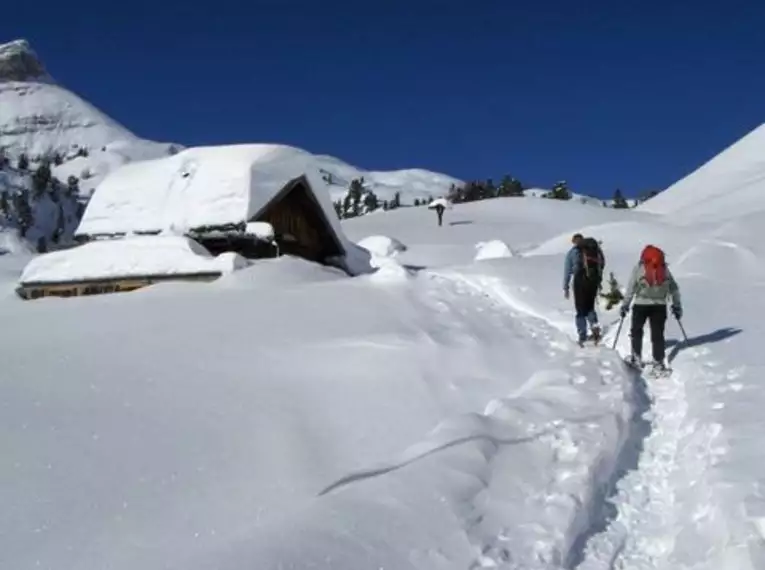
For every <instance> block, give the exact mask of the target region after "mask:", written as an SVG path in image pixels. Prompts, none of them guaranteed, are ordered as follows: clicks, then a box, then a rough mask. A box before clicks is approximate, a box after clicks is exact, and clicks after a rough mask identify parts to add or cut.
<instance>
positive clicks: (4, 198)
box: [0, 192, 10, 218]
mask: <svg viewBox="0 0 765 570" xmlns="http://www.w3.org/2000/svg"><path fill="white" fill-rule="evenodd" d="M0 214H1V215H3V216H4V217H6V218H7V217H8V214H10V204H9V203H8V193H7V192H2V193H0Z"/></svg>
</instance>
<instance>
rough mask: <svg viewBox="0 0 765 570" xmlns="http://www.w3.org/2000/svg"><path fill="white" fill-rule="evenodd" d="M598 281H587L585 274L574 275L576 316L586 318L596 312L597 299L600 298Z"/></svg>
mask: <svg viewBox="0 0 765 570" xmlns="http://www.w3.org/2000/svg"><path fill="white" fill-rule="evenodd" d="M598 286H599V283H598V282H597V281H593V280H590V279H587V277H585V275H584V273H581V272H579V273H576V274H575V275H574V308H576V316H577V317H579V318H585V317H587V316H588V315H589V314H590V313H593V312H594V311H595V299H597V298H598Z"/></svg>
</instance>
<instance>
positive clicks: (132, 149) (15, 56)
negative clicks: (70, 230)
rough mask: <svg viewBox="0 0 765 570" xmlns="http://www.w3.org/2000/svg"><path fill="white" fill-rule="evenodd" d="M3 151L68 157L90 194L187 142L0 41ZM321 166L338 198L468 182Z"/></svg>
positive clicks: (23, 44) (330, 160)
mask: <svg viewBox="0 0 765 570" xmlns="http://www.w3.org/2000/svg"><path fill="white" fill-rule="evenodd" d="M0 148H4V149H5V152H6V154H8V156H11V157H13V158H15V157H17V156H18V155H19V154H21V153H22V152H23V153H26V154H27V155H28V156H29V158H30V159H32V162H33V165H34V163H35V159H36V158H38V157H43V156H46V155H47V156H52V155H54V154H56V153H58V154H59V155H60V156H61V158H62V159H63V161H64V162H63V164H61V165H59V166H56V167H55V168H54V174H55V175H56V176H57V177H58V178H61V179H62V180H66V179H67V178H68V177H69V176H70V175H74V176H77V177H78V178H80V189H81V190H82V191H83V193H85V194H86V195H87V194H89V192H90V191H91V190H92V189H93V188H95V187H96V186H97V185H98V183H99V182H100V181H101V180H102V179H103V177H104V176H105V175H106V174H108V173H109V172H110V171H112V170H114V169H115V168H118V167H119V166H121V165H123V164H126V163H129V162H133V161H139V160H146V159H151V158H158V157H161V156H165V155H167V154H174V153H175V152H177V151H178V150H180V149H182V148H183V146H182V145H180V144H169V143H159V142H154V141H149V140H146V139H142V138H140V137H138V136H136V135H135V134H133V133H132V132H130V131H129V130H128V129H127V128H126V127H124V126H123V125H121V124H120V123H118V122H117V121H115V120H114V119H112V118H110V117H109V116H107V115H106V114H104V113H103V112H101V111H99V110H98V109H97V108H96V107H95V106H93V105H91V104H90V103H88V102H87V101H84V100H83V99H82V98H80V97H79V96H77V95H75V94H74V93H72V92H71V91H69V90H68V89H66V88H65V87H63V86H61V85H58V84H57V83H56V82H55V80H54V79H53V78H52V76H51V75H50V74H49V73H48V71H47V70H46V68H45V66H44V64H43V63H42V61H41V60H40V59H39V58H38V56H37V54H36V53H35V51H34V50H33V48H32V47H31V46H30V45H29V43H28V42H27V41H25V40H16V41H13V42H10V43H7V44H4V45H0ZM84 154H87V156H83V155H84ZM316 166H317V168H318V169H319V170H321V171H322V173H323V174H324V175H325V176H326V177H327V180H328V182H329V184H330V193H331V195H332V197H333V199H339V198H340V197H342V195H343V194H344V193H345V191H346V190H347V188H348V184H349V183H350V181H351V180H353V179H354V178H360V177H364V180H365V182H366V183H367V187H368V188H369V189H371V190H373V191H374V192H375V193H376V194H377V195H378V197H379V198H380V199H381V200H390V199H393V197H394V195H395V194H396V192H400V193H401V201H402V203H404V204H406V203H411V202H413V201H414V200H415V199H427V198H428V197H430V196H433V197H434V198H435V197H438V196H441V195H445V194H446V192H447V191H448V190H449V187H450V186H451V185H452V184H460V183H461V181H460V180H458V179H456V178H453V177H451V176H447V175H445V174H439V173H435V172H429V171H427V170H419V169H409V170H396V171H390V172H379V171H368V170H364V169H361V168H356V167H354V166H351V165H349V164H347V163H346V162H343V161H342V160H340V159H338V158H334V157H331V156H327V155H317V156H316Z"/></svg>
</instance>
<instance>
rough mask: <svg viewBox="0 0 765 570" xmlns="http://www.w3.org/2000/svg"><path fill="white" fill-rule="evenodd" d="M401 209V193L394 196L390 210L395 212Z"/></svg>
mask: <svg viewBox="0 0 765 570" xmlns="http://www.w3.org/2000/svg"><path fill="white" fill-rule="evenodd" d="M400 207H401V192H396V193H395V194H394V195H393V202H392V203H391V204H390V209H391V210H395V209H396V208H400Z"/></svg>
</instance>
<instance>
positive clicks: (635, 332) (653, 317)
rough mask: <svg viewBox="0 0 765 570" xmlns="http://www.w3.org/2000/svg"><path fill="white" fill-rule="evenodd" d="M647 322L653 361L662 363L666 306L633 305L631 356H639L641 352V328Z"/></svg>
mask: <svg viewBox="0 0 765 570" xmlns="http://www.w3.org/2000/svg"><path fill="white" fill-rule="evenodd" d="M646 321H648V323H649V325H650V327H651V348H652V349H653V359H654V360H655V361H657V362H663V361H664V326H665V325H666V324H667V306H666V305H633V306H632V326H631V330H630V335H631V336H632V354H634V355H635V356H640V355H641V353H642V350H643V327H645V322H646Z"/></svg>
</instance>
